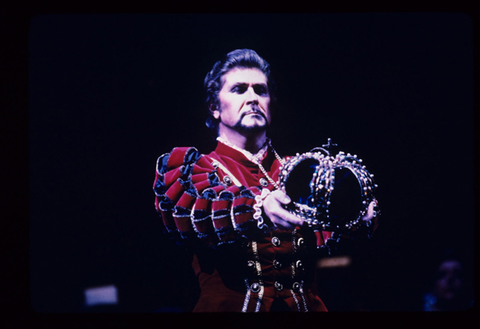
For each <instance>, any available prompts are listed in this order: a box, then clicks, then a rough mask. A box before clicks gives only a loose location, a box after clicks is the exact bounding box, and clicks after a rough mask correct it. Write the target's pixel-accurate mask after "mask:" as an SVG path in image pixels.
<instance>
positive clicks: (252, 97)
mask: <svg viewBox="0 0 480 329" xmlns="http://www.w3.org/2000/svg"><path fill="white" fill-rule="evenodd" d="M245 94H246V95H245V96H246V102H247V104H250V103H253V104H258V95H257V93H256V92H255V90H254V89H253V87H248V89H247V92H246V93H245Z"/></svg>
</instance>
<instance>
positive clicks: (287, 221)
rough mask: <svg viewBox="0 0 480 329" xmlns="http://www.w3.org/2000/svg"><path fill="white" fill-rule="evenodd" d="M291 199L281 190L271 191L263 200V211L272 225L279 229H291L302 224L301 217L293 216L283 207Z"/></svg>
mask: <svg viewBox="0 0 480 329" xmlns="http://www.w3.org/2000/svg"><path fill="white" fill-rule="evenodd" d="M290 202H291V199H290V197H289V196H288V195H286V194H285V193H284V192H283V191H281V190H275V191H273V192H271V193H270V194H269V195H268V196H267V197H266V198H265V200H264V201H263V211H264V213H265V214H266V215H267V216H268V218H269V219H270V221H271V222H272V224H273V226H274V227H275V228H277V229H279V230H285V231H286V230H292V229H294V228H295V226H301V225H303V223H304V221H303V219H300V218H299V217H297V216H295V215H294V214H292V213H291V212H289V211H288V210H286V209H285V208H284V206H283V205H287V204H289V203H290Z"/></svg>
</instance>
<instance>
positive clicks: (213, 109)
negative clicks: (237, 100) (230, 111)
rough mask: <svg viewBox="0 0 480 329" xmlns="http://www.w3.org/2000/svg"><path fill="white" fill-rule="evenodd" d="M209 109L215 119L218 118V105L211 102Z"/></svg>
mask: <svg viewBox="0 0 480 329" xmlns="http://www.w3.org/2000/svg"><path fill="white" fill-rule="evenodd" d="M209 110H210V113H212V116H213V117H214V118H215V120H218V119H219V118H220V111H219V110H218V107H217V106H216V105H214V104H211V105H210V107H209Z"/></svg>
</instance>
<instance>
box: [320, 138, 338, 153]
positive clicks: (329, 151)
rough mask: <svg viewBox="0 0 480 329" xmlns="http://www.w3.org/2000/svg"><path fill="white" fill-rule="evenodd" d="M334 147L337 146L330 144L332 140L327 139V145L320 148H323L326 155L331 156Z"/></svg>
mask: <svg viewBox="0 0 480 329" xmlns="http://www.w3.org/2000/svg"><path fill="white" fill-rule="evenodd" d="M335 146H338V144H334V143H332V139H331V138H328V139H327V144H323V145H322V147H323V148H325V149H326V150H327V151H328V153H329V154H330V155H331V154H332V150H333V148H334V147H335Z"/></svg>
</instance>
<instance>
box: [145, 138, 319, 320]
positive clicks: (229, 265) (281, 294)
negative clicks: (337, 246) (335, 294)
mask: <svg viewBox="0 0 480 329" xmlns="http://www.w3.org/2000/svg"><path fill="white" fill-rule="evenodd" d="M262 165H263V167H264V168H265V169H266V171H267V172H268V176H270V177H271V178H272V179H273V180H274V181H277V179H278V175H279V170H280V168H281V163H280V162H279V161H278V159H276V158H275V155H274V154H273V152H272V151H271V150H268V151H267V153H266V155H265V157H264V159H263V161H262ZM235 184H239V185H240V186H237V185H235ZM265 188H266V189H269V190H273V189H274V186H273V185H272V184H271V183H270V182H269V181H268V179H267V177H265V175H264V174H263V173H262V171H261V170H260V169H259V166H257V164H255V163H253V162H251V161H250V160H249V159H248V158H247V157H246V156H245V155H244V154H242V153H241V152H239V151H237V150H235V149H233V148H231V147H229V146H227V145H225V144H223V143H221V142H219V143H218V145H217V148H216V149H215V151H214V152H212V153H210V154H208V155H201V154H200V153H199V152H198V151H197V150H196V149H195V148H175V149H173V150H172V151H171V152H170V153H167V154H164V155H162V156H161V157H159V159H158V162H157V171H156V177H155V182H154V191H155V195H156V197H155V207H156V209H157V211H158V213H159V214H160V216H161V218H162V220H163V223H164V225H165V228H166V230H167V231H168V232H170V234H172V235H175V236H176V238H177V239H179V240H180V241H183V242H185V244H186V245H187V246H188V247H190V248H194V250H195V254H194V256H193V262H192V266H193V268H194V270H195V273H196V275H197V278H198V281H199V284H200V289H201V293H200V299H199V300H198V303H197V305H196V306H195V308H194V312H241V311H243V312H254V311H260V312H263V311H289V310H290V311H300V312H307V311H310V312H311V311H326V310H327V309H326V307H325V306H324V304H323V302H322V301H321V299H320V298H319V297H318V295H317V292H316V289H315V262H316V259H317V258H318V253H317V250H318V247H319V246H321V245H323V244H324V238H325V235H326V234H327V233H328V232H323V233H324V234H320V233H319V232H314V231H313V230H312V229H311V228H308V227H296V228H295V229H294V230H293V231H290V232H286V231H278V230H273V229H272V228H271V227H269V226H268V225H262V223H261V222H260V221H258V220H256V219H255V218H254V216H253V214H254V212H255V208H254V205H255V203H256V202H257V201H256V199H255V196H256V195H260V194H261V192H262V190H263V189H265ZM265 222H266V223H268V218H265Z"/></svg>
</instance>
